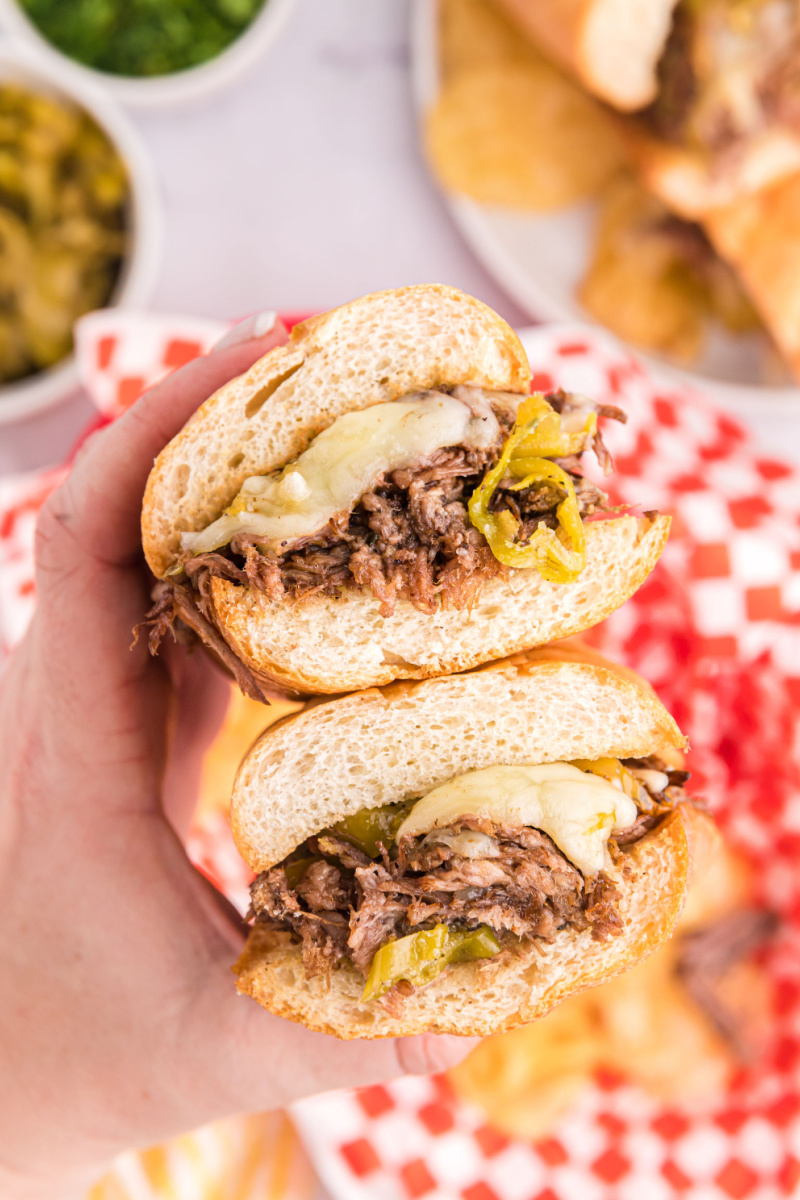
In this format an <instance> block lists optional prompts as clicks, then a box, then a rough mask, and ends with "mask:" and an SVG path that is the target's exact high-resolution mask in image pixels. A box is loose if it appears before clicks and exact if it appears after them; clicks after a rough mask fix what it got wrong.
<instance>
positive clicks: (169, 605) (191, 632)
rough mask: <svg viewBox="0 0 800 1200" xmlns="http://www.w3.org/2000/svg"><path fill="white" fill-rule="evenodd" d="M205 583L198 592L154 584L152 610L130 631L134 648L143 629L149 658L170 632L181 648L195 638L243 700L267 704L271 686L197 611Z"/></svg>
mask: <svg viewBox="0 0 800 1200" xmlns="http://www.w3.org/2000/svg"><path fill="white" fill-rule="evenodd" d="M225 561H227V560H225ZM208 580H209V576H208V575H206V576H205V577H204V578H203V579H202V581H201V588H200V589H199V590H198V591H195V590H194V589H193V588H192V587H191V586H189V585H188V584H172V583H165V582H163V581H162V582H161V583H158V584H156V589H155V593H154V597H153V598H154V604H153V607H152V608H151V609H150V611H149V613H148V614H147V616H146V617H145V619H144V621H141V622H140V623H139V624H138V625H137V626H136V628H135V629H134V631H133V635H134V645H136V642H137V641H138V640H139V636H140V634H141V631H142V630H143V629H147V640H148V644H149V647H150V653H151V654H156V653H157V651H158V647H159V644H160V642H161V640H162V638H164V637H165V636H166V634H167V633H168V632H169V631H170V630H172V633H173V635H174V637H175V639H176V641H180V642H183V643H185V644H191V642H192V641H194V640H195V638H199V639H200V641H201V642H202V643H203V644H204V645H205V646H207V647H208V649H209V650H210V651H211V653H212V654H213V655H214V657H215V658H217V659H218V661H219V662H220V663H221V664H222V666H224V667H226V668H227V669H228V670H229V671H230V673H231V675H232V676H233V678H234V679H235V680H236V682H237V683H238V685H239V687H240V689H241V690H242V692H244V694H245V696H249V697H250V698H251V699H252V700H260V701H264V700H268V699H269V698H270V697H272V696H275V695H276V694H277V690H276V688H275V686H274V685H273V684H271V683H270V681H269V680H268V679H266V678H265V677H264V676H262V675H260V674H259V673H258V672H257V671H253V670H251V669H250V668H249V667H247V666H245V664H244V663H243V662H242V660H241V659H240V658H239V657H238V655H237V654H236V653H235V651H234V650H233V649H232V648H231V647H230V646H229V645H228V643H227V642H226V641H225V639H224V638H223V636H222V634H221V633H220V632H219V630H218V629H217V626H216V624H215V623H214V619H213V613H209V614H208V615H206V613H204V612H202V611H201V608H202V607H205V606H206V604H207V592H206V589H207V586H208Z"/></svg>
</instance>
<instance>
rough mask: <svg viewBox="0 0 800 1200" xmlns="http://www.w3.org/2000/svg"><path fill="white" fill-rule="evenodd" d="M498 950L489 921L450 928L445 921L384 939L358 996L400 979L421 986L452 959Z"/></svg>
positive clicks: (371, 994) (371, 997) (469, 958)
mask: <svg viewBox="0 0 800 1200" xmlns="http://www.w3.org/2000/svg"><path fill="white" fill-rule="evenodd" d="M499 952H500V943H499V942H498V940H497V938H496V937H495V935H494V933H493V932H492V930H491V929H490V928H489V926H488V925H479V926H478V928H477V929H449V928H448V926H447V925H435V926H434V928H433V929H421V930H420V931H419V933H411V934H409V935H408V937H402V938H396V939H395V940H394V941H392V942H387V943H386V945H385V946H381V948H380V950H378V951H376V953H375V955H374V956H373V959H372V962H371V963H370V967H369V973H368V975H367V982H366V985H365V987H364V992H363V994H362V996H361V999H362V1001H366V1000H375V999H377V997H378V996H382V995H383V994H384V992H388V991H389V988H391V987H394V985H395V984H396V983H399V982H400V980H401V979H405V980H407V982H408V983H411V984H413V985H414V987H422V986H423V985H424V984H426V983H431V982H432V981H433V980H434V979H435V978H436V976H437V975H440V974H441V973H442V971H443V970H444V969H445V967H449V966H450V964H451V963H456V962H474V961H475V960H477V959H479V958H493V957H494V955H495V954H498V953H499Z"/></svg>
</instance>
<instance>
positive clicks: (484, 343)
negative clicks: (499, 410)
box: [142, 284, 531, 577]
mask: <svg viewBox="0 0 800 1200" xmlns="http://www.w3.org/2000/svg"><path fill="white" fill-rule="evenodd" d="M530 374H531V373H530V367H529V365H528V360H527V358H526V355H525V351H524V350H523V348H522V343H521V342H520V340H519V338H518V337H517V335H516V334H515V333H514V331H513V330H512V329H511V328H510V326H508V325H507V324H506V322H505V321H503V320H502V319H501V318H500V317H499V316H498V315H497V313H495V312H493V311H492V309H490V308H488V307H487V305H485V304H481V303H480V301H478V300H474V299H473V298H472V297H471V296H467V295H465V294H464V293H463V292H459V291H457V290H456V289H455V288H450V287H442V286H440V285H438V284H425V285H420V286H416V287H407V288H399V289H397V290H395V291H388V292H377V293H375V294H374V295H372V296H365V297H363V298H362V299H360V300H354V301H353V302H352V303H351V304H345V305H343V306H342V307H341V308H336V309H334V310H333V311H332V312H329V313H325V314H324V315H322V316H319V317H314V318H312V319H311V320H309V321H306V322H304V324H302V325H298V326H296V327H295V328H294V329H293V330H292V335H291V338H290V340H289V343H288V345H286V346H281V347H279V348H278V349H275V350H271V351H270V353H269V354H266V355H265V356H264V357H263V358H261V359H259V361H258V362H257V363H255V365H254V366H253V367H251V369H250V370H249V371H248V372H247V373H246V374H245V375H241V376H239V378H237V379H233V380H231V382H230V383H228V384H226V385H225V387H223V388H220V390H219V391H218V392H216V393H215V394H214V395H213V396H211V397H210V399H208V400H206V402H205V404H203V405H202V406H201V407H200V408H199V409H198V410H197V412H196V413H195V414H194V416H193V417H192V418H191V420H190V421H189V422H188V423H187V424H186V425H185V426H184V428H183V430H182V431H181V432H180V433H179V434H178V436H177V437H175V438H173V440H172V441H171V442H170V443H169V445H168V446H167V447H166V448H165V449H164V450H162V452H161V454H159V456H158V458H157V459H156V462H155V466H154V467H153V470H152V471H151V473H150V478H149V479H148V481H147V488H146V491H145V496H144V505H143V509H142V544H143V546H144V551H145V556H146V558H147V562H148V564H149V566H150V569H151V570H152V571H153V573H154V574H155V575H156V576H158V577H162V576H163V575H164V573H165V572H166V571H167V570H168V569H169V567H170V566H172V565H173V563H174V562H175V561H176V558H177V555H178V553H179V550H180V535H181V533H183V532H186V531H196V530H199V529H204V528H205V527H206V526H207V525H209V524H210V523H211V522H212V521H213V520H215V519H216V518H217V517H218V516H219V515H220V514H221V513H222V511H223V509H224V508H226V507H227V505H229V504H230V503H231V501H232V500H233V499H234V497H235V496H236V495H237V493H238V491H239V489H240V488H241V486H242V484H243V483H244V481H245V479H247V478H248V476H250V475H263V474H266V473H268V472H270V471H274V470H277V469H278V468H279V467H282V466H284V465H285V464H286V463H288V462H291V461H292V460H293V459H295V458H296V457H297V456H298V455H299V454H300V453H302V451H303V450H304V449H305V448H306V447H307V446H308V444H309V443H310V442H311V441H312V439H313V438H315V437H316V436H317V434H319V433H321V432H322V430H323V429H326V428H327V427H328V426H329V425H331V424H332V423H333V422H334V421H335V420H336V418H337V417H339V416H341V415H342V414H343V413H346V412H352V411H354V410H358V409H364V408H369V407H370V406H371V405H373V404H383V403H386V402H387V401H390V400H397V399H398V398H399V397H401V396H403V395H406V394H408V393H410V392H415V391H423V390H425V389H428V388H436V387H440V386H454V385H456V384H463V383H473V384H477V385H478V386H480V387H484V388H488V389H491V390H494V391H508V392H519V393H523V394H524V393H526V392H527V389H528V387H529V384H530Z"/></svg>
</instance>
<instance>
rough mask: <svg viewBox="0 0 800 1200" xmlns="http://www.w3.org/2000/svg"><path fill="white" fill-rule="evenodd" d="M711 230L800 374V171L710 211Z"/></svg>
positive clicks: (707, 227) (707, 222)
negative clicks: (733, 202)
mask: <svg viewBox="0 0 800 1200" xmlns="http://www.w3.org/2000/svg"><path fill="white" fill-rule="evenodd" d="M705 229H706V232H707V233H708V236H709V237H710V239H711V241H712V242H713V244H714V246H715V248H716V250H717V252H718V253H719V254H720V255H721V257H722V258H724V259H726V260H727V261H728V262H729V263H730V264H731V266H732V267H733V268H734V269H735V270H736V271H737V272H738V274H739V276H740V278H741V279H742V281H743V283H744V284H745V287H746V288H747V290H748V292H749V293H750V296H751V298H752V300H753V302H754V304H755V305H756V307H757V308H758V310H759V312H760V313H761V316H762V317H763V319H764V323H765V324H766V326H767V328H768V329H769V331H770V333H771V334H772V336H773V338H774V339H775V342H776V343H777V345H778V348H779V349H780V351H781V352H782V353H783V355H784V356H785V358H786V359H787V361H788V362H789V363H790V365H791V366H792V367H793V369H794V371H795V374H796V375H797V376H798V378H800V173H798V174H795V175H793V176H792V177H791V178H789V179H785V180H783V181H782V182H780V183H777V184H775V185H774V186H773V187H770V188H765V189H763V190H762V191H760V192H758V193H757V194H755V195H752V196H743V197H742V198H741V199H740V200H738V201H737V202H736V203H735V204H731V205H728V207H726V208H720V209H717V210H715V211H714V212H711V213H709V214H708V216H707V217H706V220H705Z"/></svg>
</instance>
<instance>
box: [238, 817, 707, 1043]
mask: <svg viewBox="0 0 800 1200" xmlns="http://www.w3.org/2000/svg"><path fill="white" fill-rule="evenodd" d="M697 816H698V814H697V812H696V810H695V809H694V808H693V806H692V805H691V804H682V805H680V806H679V807H678V808H677V809H676V811H675V812H674V813H673V814H672V815H671V816H670V817H668V818H667V819H666V820H665V821H664V823H663V824H662V825H661V826H660V827H659V828H658V830H656V831H655V832H654V833H652V834H649V835H648V836H646V837H644V838H642V840H641V841H640V842H637V844H636V845H635V846H634V847H633V849H632V851H631V853H630V859H631V861H632V863H633V865H634V870H635V876H634V878H632V879H630V880H627V881H626V882H624V883H623V884H622V886H621V889H620V890H621V892H622V900H621V902H620V906H619V911H620V914H621V916H622V919H623V921H624V923H625V929H624V932H623V933H622V934H621V935H620V936H619V937H617V938H614V939H612V940H611V941H609V942H605V943H598V942H593V941H592V937H591V933H590V932H588V931H586V932H583V933H576V932H574V931H571V930H570V931H568V930H562V931H561V932H560V933H559V934H558V936H557V937H556V938H555V939H554V941H552V942H550V943H541V942H537V943H536V944H535V945H533V944H531V943H528V944H527V945H526V946H524V947H521V948H520V950H519V951H518V952H517V953H514V954H511V953H509V954H507V955H504V956H503V957H502V959H501V960H500V961H499V962H497V963H493V962H492V961H491V960H489V961H487V962H483V963H460V964H458V965H457V966H455V967H449V968H448V969H447V970H446V971H444V972H443V974H442V975H440V977H439V978H438V979H437V980H435V981H434V982H433V983H432V984H430V985H429V986H428V987H426V988H423V989H422V990H421V991H418V992H415V993H414V994H413V995H411V996H409V997H407V998H406V1000H405V1003H404V1008H403V1013H402V1016H398V1017H395V1016H392V1015H391V1014H390V1013H388V1012H387V1011H386V1009H385V1008H383V1006H382V1005H380V1004H379V1003H375V1002H372V1003H369V1004H362V1003H361V999H360V997H361V992H362V990H363V987H364V980H363V977H362V976H361V975H359V974H358V972H357V971H356V970H355V969H353V968H350V967H347V966H345V967H342V968H339V969H338V970H336V971H334V972H333V974H332V976H331V982H330V986H328V984H327V981H326V980H325V979H323V978H321V977H320V976H319V975H318V976H316V977H315V978H313V979H307V978H306V976H305V972H304V970H303V963H302V955H301V951H300V948H299V946H297V945H294V944H293V943H292V942H291V941H290V938H289V935H288V934H282V933H272V932H270V931H268V930H266V929H264V928H259V927H258V926H256V928H255V929H254V930H253V932H252V933H251V934H250V937H249V938H248V941H247V944H246V946H245V949H244V951H243V953H242V955H241V957H240V958H239V960H238V962H237V963H236V965H235V967H234V970H235V972H236V974H237V975H238V980H237V987H238V989H239V991H240V992H243V993H244V994H245V995H248V996H252V997H253V999H254V1000H257V1001H258V1002H259V1004H262V1005H263V1006H264V1007H265V1008H267V1009H269V1011H270V1012H273V1013H275V1014H276V1015H277V1016H281V1017H286V1018H288V1019H289V1020H290V1021H297V1022H299V1023H301V1024H303V1025H306V1026H307V1027H308V1028H309V1029H314V1030H317V1031H319V1032H320V1033H329V1034H333V1035H334V1036H335V1037H339V1038H344V1039H350V1038H374V1037H409V1036H412V1035H414V1034H417V1033H455V1034H462V1035H464V1036H466V1037H485V1036H487V1035H489V1034H493V1033H503V1032H505V1031H506V1030H509V1029H515V1028H516V1027H517V1026H518V1025H525V1024H527V1023H528V1022H530V1021H535V1020H536V1019H537V1018H539V1017H543V1016H545V1015H546V1014H547V1013H548V1012H550V1011H551V1010H552V1009H553V1008H555V1007H556V1005H557V1004H560V1003H561V1001H562V1000H566V999H567V997H569V996H572V995H574V994H575V993H576V992H582V991H584V990H585V989H586V988H589V987H593V986H595V985H596V984H599V983H605V982H606V980H608V979H611V978H612V977H613V976H614V975H619V974H621V973H622V972H623V971H627V970H629V968H631V967H632V966H634V965H635V964H636V963H638V962H640V961H641V960H642V959H643V958H644V957H646V956H647V955H648V954H651V953H652V952H653V951H654V950H656V949H657V948H658V947H659V946H660V945H661V944H662V943H663V942H664V941H665V940H666V939H667V938H668V937H669V936H670V935H671V934H672V932H673V930H674V928H675V925H676V922H677V920H678V917H679V916H680V911H681V907H682V905H683V902H684V898H685V896H686V892H687V889H688V887H689V885H690V882H691V876H692V834H693V828H694V824H695V821H696V819H697Z"/></svg>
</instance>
